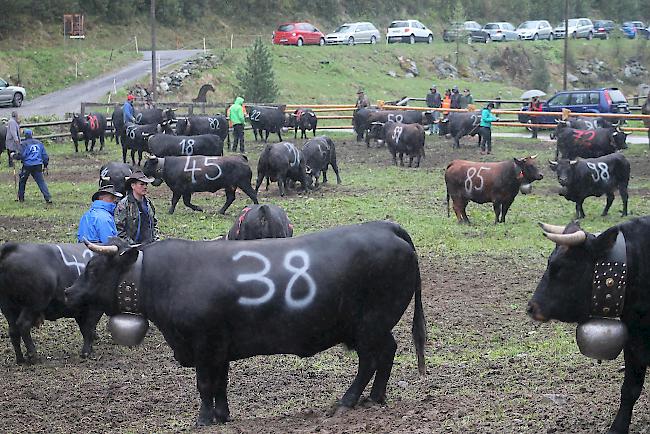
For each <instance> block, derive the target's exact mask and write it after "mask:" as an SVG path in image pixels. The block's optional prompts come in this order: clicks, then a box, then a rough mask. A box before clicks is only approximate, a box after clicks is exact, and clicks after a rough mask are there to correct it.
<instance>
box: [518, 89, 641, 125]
mask: <svg viewBox="0 0 650 434" xmlns="http://www.w3.org/2000/svg"><path fill="white" fill-rule="evenodd" d="M562 109H568V110H571V112H573V113H630V107H629V105H628V103H627V100H626V99H625V95H623V92H621V91H620V90H619V89H618V88H615V87H604V88H600V89H576V90H563V91H560V92H558V93H556V94H555V95H553V96H552V97H551V98H549V99H548V100H547V101H544V102H543V103H542V111H544V112H561V111H562ZM521 110H522V111H528V105H526V106H524V107H522V109H521ZM518 117H519V122H523V123H527V122H528V120H529V119H531V122H532V121H534V122H535V123H540V124H554V123H555V120H556V119H557V118H558V116H556V115H549V116H528V115H525V114H520V115H519V116H518Z"/></svg>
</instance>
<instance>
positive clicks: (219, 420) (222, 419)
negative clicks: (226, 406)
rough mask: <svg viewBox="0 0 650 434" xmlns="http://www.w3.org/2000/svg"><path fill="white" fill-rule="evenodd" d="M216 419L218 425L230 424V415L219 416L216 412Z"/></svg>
mask: <svg viewBox="0 0 650 434" xmlns="http://www.w3.org/2000/svg"><path fill="white" fill-rule="evenodd" d="M214 417H215V420H216V421H217V423H227V422H230V413H226V414H219V413H218V412H217V411H215V412H214Z"/></svg>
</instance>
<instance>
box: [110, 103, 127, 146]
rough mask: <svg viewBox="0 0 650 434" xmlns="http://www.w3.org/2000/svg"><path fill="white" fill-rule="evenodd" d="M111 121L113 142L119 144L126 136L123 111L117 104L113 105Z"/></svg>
mask: <svg viewBox="0 0 650 434" xmlns="http://www.w3.org/2000/svg"><path fill="white" fill-rule="evenodd" d="M111 121H112V123H113V130H114V134H115V144H116V145H121V144H122V142H123V141H124V138H125V136H126V126H125V125H124V112H123V111H122V107H121V106H119V105H116V106H115V110H113V114H112V115H111Z"/></svg>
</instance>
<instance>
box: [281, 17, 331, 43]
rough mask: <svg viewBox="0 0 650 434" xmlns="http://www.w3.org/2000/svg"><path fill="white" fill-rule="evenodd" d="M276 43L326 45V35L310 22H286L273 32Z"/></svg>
mask: <svg viewBox="0 0 650 434" xmlns="http://www.w3.org/2000/svg"><path fill="white" fill-rule="evenodd" d="M273 43H274V44H276V45H297V46H299V47H301V46H303V45H306V44H313V45H325V35H323V34H322V33H321V31H320V30H318V29H317V28H316V27H314V26H312V25H311V24H309V23H284V24H280V25H279V26H278V29H277V30H276V31H275V32H273Z"/></svg>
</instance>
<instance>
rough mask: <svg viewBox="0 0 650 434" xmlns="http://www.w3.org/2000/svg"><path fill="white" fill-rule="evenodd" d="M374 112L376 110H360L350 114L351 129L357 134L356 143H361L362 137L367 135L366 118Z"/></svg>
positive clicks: (367, 125)
mask: <svg viewBox="0 0 650 434" xmlns="http://www.w3.org/2000/svg"><path fill="white" fill-rule="evenodd" d="M376 111H377V109H374V108H373V109H369V108H360V109H357V110H355V111H354V113H353V114H352V128H354V132H355V133H357V142H360V141H362V140H363V138H364V136H365V135H366V134H367V133H368V129H369V128H370V122H369V121H368V116H370V113H374V112H376Z"/></svg>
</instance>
